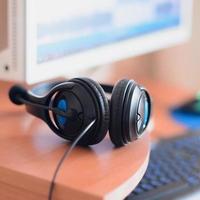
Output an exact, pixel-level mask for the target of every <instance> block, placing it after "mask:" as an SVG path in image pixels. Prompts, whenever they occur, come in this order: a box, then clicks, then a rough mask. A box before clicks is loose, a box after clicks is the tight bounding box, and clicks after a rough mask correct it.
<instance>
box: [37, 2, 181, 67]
mask: <svg viewBox="0 0 200 200" xmlns="http://www.w3.org/2000/svg"><path fill="white" fill-rule="evenodd" d="M102 1H103V0H102ZM107 1H108V2H109V0H107ZM104 5H105V2H104ZM123 6H124V7H123ZM131 6H132V8H133V9H136V8H137V9H139V8H140V7H141V8H143V7H144V6H145V8H146V10H147V14H145V13H141V14H137V19H138V20H135V18H134V17H135V16H134V13H133V14H132V12H131V11H130V7H131ZM109 9H110V10H109ZM109 9H107V7H105V10H103V11H101V12H100V11H99V10H98V12H97V11H96V12H95V10H94V12H90V13H88V14H85V13H84V14H83V16H82V15H81V14H80V15H76V16H73V17H71V18H69V17H68V18H67V19H60V18H59V20H58V21H55V22H54V23H46V24H45V23H39V22H38V34H37V35H38V45H37V62H38V63H43V62H47V61H50V60H55V59H59V58H62V57H65V56H67V55H72V54H76V53H80V52H85V51H87V50H89V49H93V48H97V47H100V46H104V45H108V44H112V43H116V42H118V41H123V40H127V39H131V38H136V37H140V36H144V35H145V34H150V33H154V32H157V31H160V30H164V29H168V28H172V27H177V26H179V25H180V23H181V18H180V0H179V1H178V0H177V1H173V0H163V1H156V0H123V1H122V0H116V3H115V5H113V7H112V9H111V8H109ZM126 9H127V12H126ZM129 12H130V13H129ZM138 13H139V12H138ZM119 16H120V17H119ZM131 19H133V20H132V21H131ZM117 20H119V21H117ZM59 36H61V37H59Z"/></svg>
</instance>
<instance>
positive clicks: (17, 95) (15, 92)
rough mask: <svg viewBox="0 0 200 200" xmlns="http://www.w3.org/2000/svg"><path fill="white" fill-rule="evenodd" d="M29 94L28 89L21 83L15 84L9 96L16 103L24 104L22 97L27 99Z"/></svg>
mask: <svg viewBox="0 0 200 200" xmlns="http://www.w3.org/2000/svg"><path fill="white" fill-rule="evenodd" d="M27 96H28V94H27V91H26V90H25V89H24V88H23V87H21V86H19V85H14V86H13V87H12V88H11V89H10V91H9V98H10V100H11V101H12V102H13V103H14V104H16V105H23V104H24V102H22V101H21V99H26V97H27Z"/></svg>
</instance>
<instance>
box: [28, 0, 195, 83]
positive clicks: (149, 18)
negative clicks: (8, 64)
mask: <svg viewBox="0 0 200 200" xmlns="http://www.w3.org/2000/svg"><path fill="white" fill-rule="evenodd" d="M191 19H192V0H73V1H71V0H51V1H50V0H34V1H33V0H26V20H25V22H26V37H25V38H26V60H25V65H26V66H27V67H26V72H25V73H26V79H27V82H28V83H35V82H38V81H42V80H46V79H50V78H56V77H58V76H63V75H65V76H68V77H69V76H70V77H71V76H77V75H79V74H80V73H81V72H82V71H83V70H88V68H90V67H94V66H101V65H107V64H110V63H113V62H115V61H118V60H122V59H126V58H129V57H132V56H138V55H141V54H146V53H149V52H153V51H156V50H159V49H163V48H166V47H170V46H173V45H176V44H179V43H182V42H184V41H186V40H188V38H189V37H190V35H191Z"/></svg>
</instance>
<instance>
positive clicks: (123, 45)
mask: <svg viewBox="0 0 200 200" xmlns="http://www.w3.org/2000/svg"><path fill="white" fill-rule="evenodd" d="M35 2H36V1H33V0H26V14H25V16H26V24H25V27H26V28H25V30H26V47H25V49H26V62H25V63H26V71H25V73H26V82H28V83H36V82H40V81H43V80H46V79H51V78H55V77H58V76H61V75H66V76H67V75H69V76H70V75H74V74H77V73H81V71H82V70H83V69H86V68H89V67H93V66H99V65H104V64H108V63H111V62H114V61H117V60H121V59H125V58H128V57H131V56H138V55H141V54H146V53H149V52H153V51H156V50H159V49H162V48H167V47H170V46H173V45H176V44H179V43H181V42H184V41H186V40H188V39H189V37H190V35H191V30H192V28H191V27H192V1H191V0H190V1H188V0H182V4H181V5H182V6H181V25H180V26H179V27H176V28H171V29H166V30H162V31H159V32H155V33H153V34H148V35H144V36H141V37H138V38H133V39H128V40H125V41H119V42H117V43H113V44H109V45H105V46H102V47H98V48H95V49H91V50H88V51H87V52H82V53H79V54H75V55H70V56H67V57H63V58H60V59H57V60H53V61H49V62H46V63H42V64H37V62H36V61H37V50H36V33H37V30H36V12H37V11H36V10H35ZM155 44H156V45H155ZM77 75H78V74H77Z"/></svg>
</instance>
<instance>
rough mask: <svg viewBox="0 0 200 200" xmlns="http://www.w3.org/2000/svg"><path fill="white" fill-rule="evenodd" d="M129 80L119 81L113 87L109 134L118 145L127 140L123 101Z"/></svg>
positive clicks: (123, 143)
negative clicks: (124, 129) (123, 125)
mask: <svg viewBox="0 0 200 200" xmlns="http://www.w3.org/2000/svg"><path fill="white" fill-rule="evenodd" d="M128 82H129V81H128V80H121V81H119V82H118V83H117V84H116V85H115V86H114V88H113V92H112V97H111V103H110V127H109V134H110V139H111V141H112V142H113V144H114V145H115V146H117V147H120V146H124V145H125V144H126V143H127V142H126V141H125V138H123V132H122V123H123V119H122V115H123V101H124V98H125V91H126V87H127V85H128Z"/></svg>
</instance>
